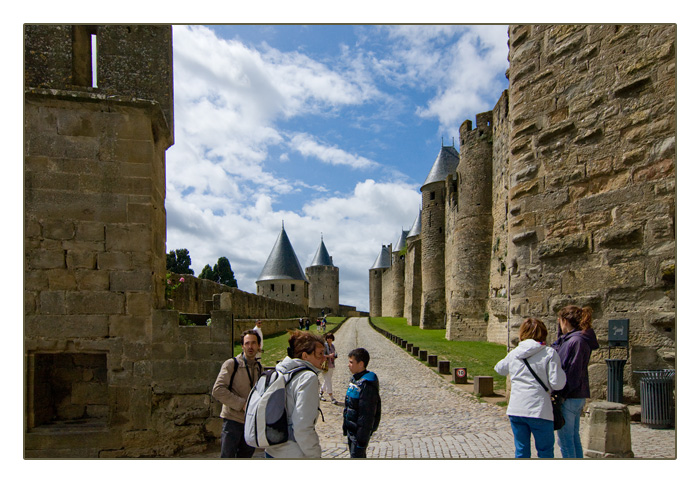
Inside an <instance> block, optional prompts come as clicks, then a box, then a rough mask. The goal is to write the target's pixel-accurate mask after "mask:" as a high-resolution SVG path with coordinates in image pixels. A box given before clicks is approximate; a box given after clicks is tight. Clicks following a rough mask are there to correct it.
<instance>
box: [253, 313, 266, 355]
mask: <svg viewBox="0 0 700 483" xmlns="http://www.w3.org/2000/svg"><path fill="white" fill-rule="evenodd" d="M253 330H254V331H255V332H257V334H258V335H259V336H260V350H259V351H258V356H257V357H258V359H260V357H262V353H263V352H265V351H264V350H263V332H262V321H261V320H260V319H258V320H256V321H255V327H253Z"/></svg>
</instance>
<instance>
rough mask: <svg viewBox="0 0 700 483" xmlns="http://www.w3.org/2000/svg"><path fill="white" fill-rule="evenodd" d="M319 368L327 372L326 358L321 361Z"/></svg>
mask: <svg viewBox="0 0 700 483" xmlns="http://www.w3.org/2000/svg"><path fill="white" fill-rule="evenodd" d="M321 370H322V371H323V372H328V361H327V360H325V361H323V362H321Z"/></svg>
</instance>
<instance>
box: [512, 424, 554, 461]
mask: <svg viewBox="0 0 700 483" xmlns="http://www.w3.org/2000/svg"><path fill="white" fill-rule="evenodd" d="M509 418H510V427H511V428H512V429H513V439H514V441H515V457H516V458H529V457H530V435H531V434H532V435H533V436H534V437H535V448H536V449H537V457H538V458H554V422H552V421H548V420H547V419H541V418H526V417H522V416H509Z"/></svg>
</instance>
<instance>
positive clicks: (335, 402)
mask: <svg viewBox="0 0 700 483" xmlns="http://www.w3.org/2000/svg"><path fill="white" fill-rule="evenodd" d="M331 403H332V404H335V405H336V406H340V403H339V402H338V400H337V399H331Z"/></svg>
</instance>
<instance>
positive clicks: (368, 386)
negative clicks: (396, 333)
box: [343, 348, 382, 458]
mask: <svg viewBox="0 0 700 483" xmlns="http://www.w3.org/2000/svg"><path fill="white" fill-rule="evenodd" d="M368 364H369V352H367V351H366V350H365V349H363V348H358V349H353V350H352V351H350V353H349V354H348V368H349V369H350V373H351V374H352V377H351V378H350V384H349V385H348V391H347V393H346V394H345V409H344V410H343V436H347V437H348V449H349V451H350V458H366V457H367V445H368V444H369V438H370V437H371V436H372V433H374V432H375V431H376V430H377V427H378V426H379V421H380V419H381V416H382V400H381V398H380V396H379V379H378V378H377V375H376V374H375V373H374V372H370V371H368V370H367V365H368Z"/></svg>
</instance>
